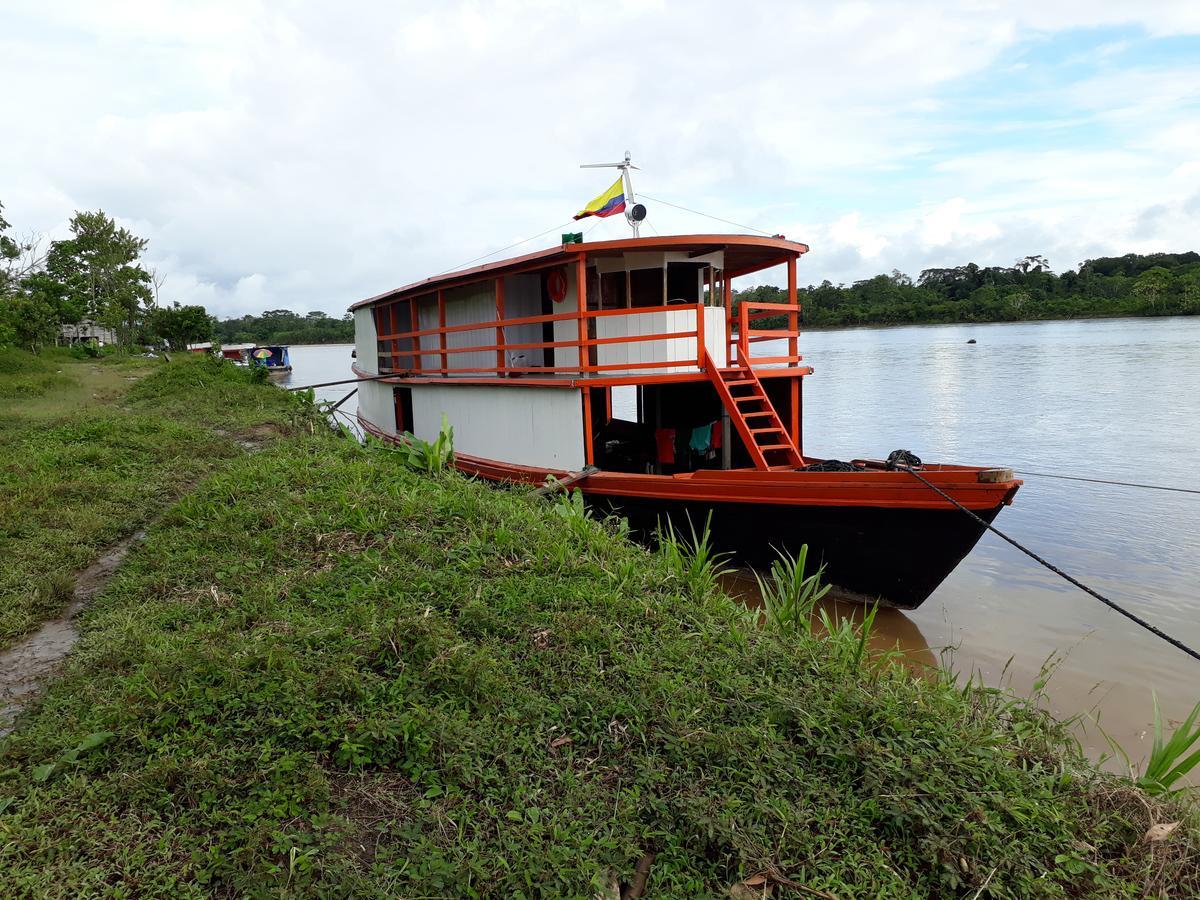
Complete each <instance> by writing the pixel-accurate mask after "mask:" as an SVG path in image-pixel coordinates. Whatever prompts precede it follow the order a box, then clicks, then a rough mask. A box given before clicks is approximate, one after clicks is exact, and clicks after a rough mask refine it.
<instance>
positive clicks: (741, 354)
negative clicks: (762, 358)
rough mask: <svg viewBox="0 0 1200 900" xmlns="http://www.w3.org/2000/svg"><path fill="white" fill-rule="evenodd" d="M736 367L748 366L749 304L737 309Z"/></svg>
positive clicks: (743, 303)
mask: <svg viewBox="0 0 1200 900" xmlns="http://www.w3.org/2000/svg"><path fill="white" fill-rule="evenodd" d="M738 365H742V366H748V365H750V304H749V303H746V302H745V301H742V304H741V306H739V307H738Z"/></svg>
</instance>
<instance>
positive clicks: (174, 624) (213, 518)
mask: <svg viewBox="0 0 1200 900" xmlns="http://www.w3.org/2000/svg"><path fill="white" fill-rule="evenodd" d="M147 384H148V383H147ZM159 387H160V388H161V389H162V391H160V393H159V400H160V401H162V400H164V399H165V398H164V394H163V392H165V391H166V390H167V389H166V388H165V386H164V385H163V384H162V383H161V382H160V383H159ZM185 387H186V386H181V388H180V389H184V388H185ZM147 390H149V386H148V387H147ZM262 390H267V388H262ZM568 512H570V511H568ZM692 588H693V586H692V585H691V583H690V582H689V580H688V579H687V578H686V577H685V575H684V572H683V570H681V569H680V568H679V567H678V566H677V565H673V564H672V562H671V561H670V559H669V558H668V555H667V554H662V553H658V554H654V553H650V552H648V551H645V550H642V549H640V548H638V547H635V546H633V545H631V544H630V543H629V542H628V541H627V540H625V539H624V538H623V537H622V536H621V535H620V534H619V533H615V529H614V527H613V526H612V524H611V523H610V524H609V525H608V526H605V525H601V524H598V523H595V522H592V521H590V520H588V519H586V518H582V517H579V516H575V515H574V514H573V513H571V514H564V513H562V512H560V511H557V509H556V507H555V506H553V505H552V504H540V505H537V504H533V503H531V502H530V500H529V499H528V497H527V496H526V495H524V494H520V493H516V492H506V491H500V490H495V489H492V488H489V487H487V486H485V485H482V484H478V483H474V482H470V481H467V480H465V479H463V478H461V477H459V476H457V475H453V474H445V475H441V476H438V477H434V478H428V477H421V476H418V475H416V474H414V473H412V472H410V471H407V470H405V469H404V468H402V467H401V466H400V465H399V456H398V455H396V454H393V453H389V452H387V451H384V450H381V449H379V448H367V449H363V448H360V447H358V446H357V445H354V444H352V443H350V442H348V441H338V440H335V439H333V438H330V437H326V436H324V435H315V436H308V435H300V436H291V437H285V438H283V439H281V440H279V441H276V442H274V443H272V444H271V445H270V446H268V447H267V448H266V449H264V450H263V452H261V453H258V454H254V455H248V456H242V457H239V458H236V459H233V460H232V461H231V462H229V463H228V464H227V465H225V466H223V467H222V469H221V471H220V472H218V473H217V474H215V475H213V476H212V477H210V478H208V479H207V480H205V481H204V482H203V484H202V485H201V486H200V487H199V488H198V489H197V490H196V491H194V492H192V493H190V494H189V495H188V496H186V497H185V498H184V499H183V500H181V501H180V502H179V503H178V504H176V505H175V506H174V507H173V508H172V509H171V510H170V511H169V512H168V513H167V514H166V515H165V516H164V518H163V519H162V520H160V522H159V523H158V524H156V525H155V526H154V527H153V528H152V529H151V530H150V533H149V536H148V538H147V540H146V542H145V543H144V544H142V545H141V546H139V547H138V548H136V549H135V550H134V551H133V553H132V554H131V556H130V557H129V559H128V560H127V561H126V563H125V565H124V566H123V568H122V570H121V571H120V573H119V574H118V576H117V578H116V579H115V580H114V581H113V583H112V584H111V585H110V586H109V589H108V591H107V592H106V593H104V594H103V595H102V596H101V597H100V598H99V599H98V600H97V601H96V603H95V605H94V606H93V607H92V608H91V610H90V611H89V612H88V613H86V615H85V618H84V620H83V630H84V635H83V639H82V641H81V643H80V645H79V646H78V648H77V650H76V652H75V653H74V654H73V655H72V656H71V658H70V659H69V662H68V664H67V666H66V668H65V671H64V672H63V674H62V676H61V678H60V679H59V680H58V681H57V682H55V683H54V684H53V685H52V686H51V688H50V690H49V692H48V694H47V695H46V697H45V698H44V700H43V701H42V702H41V703H40V704H39V705H38V706H37V707H35V708H34V709H32V710H31V711H30V712H28V713H27V714H26V715H25V717H24V718H23V719H22V720H21V722H20V726H21V727H20V728H19V729H18V731H16V732H15V733H14V734H13V735H12V736H11V737H9V738H8V739H7V740H6V741H5V742H4V743H0V883H3V884H4V885H5V893H6V894H9V895H14V896H25V895H28V896H39V897H41V896H47V897H55V896H78V895H93V894H113V895H118V896H130V895H170V896H200V895H208V894H213V893H216V894H222V895H243V894H244V895H251V896H265V895H272V894H295V895H323V896H404V897H444V896H488V897H493V896H503V897H522V896H524V897H532V896H580V897H595V896H597V894H598V891H599V890H600V889H601V888H603V887H604V886H606V885H610V884H611V883H612V881H613V879H614V878H615V879H617V880H620V881H624V882H628V881H629V880H630V879H631V877H632V875H633V872H634V867H635V866H636V864H637V863H638V861H639V860H640V859H642V858H643V857H644V856H646V854H648V853H653V854H654V858H653V864H652V866H651V869H650V877H649V884H648V896H653V897H710V896H711V897H724V896H728V895H729V889H730V887H731V886H732V885H735V884H737V883H738V882H740V881H743V880H745V879H746V878H748V877H750V876H753V875H755V874H757V873H761V872H769V873H771V874H772V877H778V878H784V879H788V880H790V881H792V882H795V883H798V884H803V885H806V886H808V887H810V888H812V889H817V890H826V891H832V892H834V893H835V894H837V895H838V896H841V897H857V896H866V897H913V896H932V897H948V896H968V897H969V896H977V895H981V896H998V897H1027V896H1080V895H1083V894H1088V895H1101V896H1142V895H1144V894H1146V893H1150V894H1154V893H1157V892H1158V891H1159V890H1160V889H1164V890H1166V889H1169V890H1170V891H1171V892H1172V893H1173V895H1175V896H1193V895H1195V894H1196V893H1197V892H1200V865H1198V863H1197V856H1198V854H1200V840H1198V837H1197V830H1196V828H1195V824H1194V821H1193V822H1189V823H1187V824H1185V826H1183V827H1181V828H1179V829H1177V830H1176V831H1175V832H1174V833H1173V834H1172V835H1171V836H1170V838H1169V839H1168V840H1166V841H1163V842H1158V843H1152V842H1147V841H1144V840H1143V835H1144V833H1145V831H1146V828H1147V827H1148V824H1149V818H1150V817H1151V816H1153V817H1155V821H1166V820H1168V819H1169V818H1170V819H1172V820H1173V819H1174V818H1178V816H1179V809H1178V807H1174V806H1171V805H1169V804H1167V803H1164V802H1163V801H1160V800H1156V799H1153V798H1147V797H1145V796H1144V795H1143V794H1142V793H1141V792H1139V791H1138V790H1137V789H1136V788H1134V787H1133V786H1131V785H1129V784H1128V782H1121V781H1117V780H1115V779H1113V778H1112V777H1110V776H1107V775H1103V774H1101V773H1099V772H1097V771H1096V770H1095V769H1094V768H1093V767H1092V766H1091V765H1090V764H1088V763H1087V762H1086V761H1085V760H1083V759H1082V758H1081V757H1080V756H1079V755H1078V754H1077V752H1076V749H1075V746H1074V745H1073V744H1072V743H1071V742H1070V740H1069V738H1067V736H1066V735H1065V733H1064V731H1063V729H1062V728H1061V727H1060V726H1058V725H1056V724H1055V723H1054V722H1052V721H1051V720H1049V719H1048V718H1047V717H1046V716H1045V715H1044V714H1042V713H1040V712H1038V711H1037V710H1036V709H1033V708H1031V707H1030V706H1029V705H1027V704H1024V703H1022V702H1020V701H1017V700H1014V699H1013V698H1011V697H1008V696H1006V695H1003V694H1000V693H997V692H994V691H988V690H984V689H981V688H979V687H977V686H974V685H969V686H967V687H963V688H958V687H955V686H954V684H953V683H952V678H951V677H950V676H948V675H947V676H944V677H942V678H933V679H925V678H917V677H913V676H912V675H911V674H910V673H908V672H906V671H905V670H904V669H903V668H902V667H899V666H891V665H879V664H875V663H873V662H872V661H871V660H870V658H869V657H867V658H866V659H864V658H863V654H862V653H861V651H858V650H856V644H857V642H858V636H857V635H856V634H855V632H854V630H853V629H841V630H838V631H837V632H836V633H835V634H834V635H833V636H832V637H821V636H819V635H817V634H815V633H813V634H810V633H804V632H801V631H798V632H797V633H795V634H792V635H783V634H780V633H779V632H778V631H777V630H775V629H771V628H762V629H757V628H749V629H747V628H746V620H747V617H746V615H745V613H744V611H742V610H741V609H740V608H739V607H738V606H736V604H734V603H733V601H731V600H729V599H728V598H727V597H725V596H724V595H722V594H720V593H719V592H709V593H698V592H696V591H695V590H693V589H692ZM977 892H979V893H977ZM783 893H786V891H784V892H783Z"/></svg>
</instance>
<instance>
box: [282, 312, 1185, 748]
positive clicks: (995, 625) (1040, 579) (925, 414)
mask: <svg viewBox="0 0 1200 900" xmlns="http://www.w3.org/2000/svg"><path fill="white" fill-rule="evenodd" d="M972 338H974V339H975V341H976V343H974V344H968V343H967V341H968V340H969V339H972ZM759 346H760V348H761V349H760V352H761V353H762V354H763V355H772V354H774V353H776V352H778V350H777V349H772V347H771V345H770V343H769V342H768V343H764V344H761V345H759ZM351 349H352V348H351V346H350V345H336V346H325V347H294V348H292V353H291V357H292V364H293V367H294V371H293V373H292V376H291V379H290V381H291V382H292V383H295V384H312V383H315V382H320V381H330V380H333V379H336V378H338V377H345V378H349V377H351V372H350V350H351ZM800 350H801V353H803V354H804V357H805V363H806V364H808V365H812V366H813V367H814V369H815V372H814V374H813V375H812V376H811V377H809V378H806V379H805V383H804V413H803V426H804V443H805V449H806V450H807V451H808V452H809V453H811V454H812V455H814V456H823V457H834V458H841V459H851V458H854V457H863V456H868V457H883V456H886V455H887V454H888V452H890V451H891V450H895V449H898V448H906V449H909V450H912V451H914V452H915V453H917V454H918V455H919V456H921V457H923V458H924V459H926V460H928V461H930V462H936V461H944V462H961V463H968V464H978V465H992V466H1010V467H1012V468H1015V469H1017V470H1018V472H1022V471H1024V472H1049V473H1055V472H1058V473H1062V474H1071V475H1084V476H1086V477H1096V478H1104V479H1110V480H1116V481H1131V482H1151V483H1157V484H1166V485H1174V486H1178V487H1187V488H1193V489H1198V488H1200V466H1198V465H1197V456H1196V439H1197V435H1200V317H1188V318H1171V319H1108V320H1092V321H1078V322H1033V323H1014V324H1007V323H1006V324H988V325H936V326H913V327H901V328H857V329H840V330H830V331H819V332H806V333H805V334H803V335H802V336H801V339H800ZM352 387H353V385H348V386H345V387H342V386H338V387H331V388H326V389H322V390H321V391H318V394H320V395H323V397H324V398H325V399H331V400H337V399H340V398H341V397H343V396H345V394H346V392H347V391H348V390H349V389H351V388H352ZM355 399H356V398H352V399H351V400H350V401H349V402H348V403H347V404H346V406H345V407H344V409H346V411H347V412H349V413H351V414H352V413H353V410H354V400H355ZM613 405H614V409H615V410H616V411H617V413H618V415H620V414H621V412H622V410H625V411H628V410H629V409H631V407H632V405H633V403H632V395H631V394H628V393H626V394H625V395H622V394H621V392H620V391H617V392H615V395H614V398H613ZM996 525H997V526H998V527H999V528H1001V529H1003V530H1004V531H1006V532H1008V533H1009V534H1011V535H1012V536H1013V537H1014V538H1016V539H1017V540H1019V541H1021V542H1022V543H1024V544H1026V545H1027V546H1029V547H1030V548H1031V549H1033V550H1034V551H1035V552H1038V553H1040V554H1041V555H1043V556H1044V557H1046V558H1048V559H1049V560H1050V561H1051V562H1053V563H1055V564H1056V565H1058V566H1060V567H1061V568H1063V569H1064V570H1065V571H1067V572H1069V573H1071V574H1072V575H1074V576H1076V577H1078V578H1080V579H1081V580H1082V581H1084V582H1085V583H1087V584H1090V585H1091V586H1092V587H1094V588H1096V589H1097V590H1099V591H1100V592H1101V593H1103V594H1105V595H1106V596H1109V597H1111V598H1112V599H1113V600H1115V601H1116V602H1118V603H1121V604H1122V605H1124V606H1127V607H1128V608H1129V609H1131V610H1132V611H1133V612H1136V613H1137V614H1139V615H1140V616H1142V617H1144V618H1146V619H1148V620H1149V621H1151V622H1153V623H1154V624H1156V625H1157V626H1159V627H1160V628H1163V629H1164V630H1166V631H1167V632H1169V633H1171V634H1173V635H1175V636H1177V637H1178V638H1180V639H1181V640H1183V641H1185V642H1186V643H1188V644H1190V645H1192V646H1200V496H1197V495H1195V494H1178V493H1168V492H1162V491H1149V490H1141V489H1137V488H1127V487H1121V486H1118V485H1098V484H1086V483H1081V482H1071V481H1063V480H1055V479H1051V478H1041V477H1034V476H1027V477H1026V478H1025V485H1024V487H1023V488H1022V489H1021V490H1020V492H1019V493H1018V494H1017V497H1016V502H1015V503H1014V505H1013V506H1012V507H1010V508H1008V509H1005V510H1004V511H1003V512H1001V514H1000V516H999V517H998V518H997V520H996ZM750 583H751V584H752V583H753V579H750ZM875 630H876V638H875V641H876V644H877V645H878V646H881V647H882V646H884V645H887V644H898V645H899V646H900V648H901V649H902V650H904V651H905V652H906V653H907V654H908V655H909V656H910V657H912V658H913V659H915V660H920V661H921V663H922V664H935V665H940V666H948V667H952V668H953V669H954V670H955V671H956V672H958V673H959V674H960V675H961V676H962V677H967V676H970V675H977V676H979V677H982V678H983V680H984V682H985V683H987V684H992V685H996V684H999V683H1001V682H1002V681H1003V682H1004V683H1006V684H1008V685H1009V686H1010V687H1011V688H1012V689H1013V690H1015V691H1017V692H1019V693H1025V694H1028V693H1029V692H1031V691H1032V690H1033V687H1034V684H1035V683H1036V682H1037V681H1038V679H1039V678H1040V677H1041V671H1042V669H1043V666H1044V664H1045V663H1046V662H1047V660H1051V659H1055V658H1057V659H1058V660H1059V661H1058V663H1057V665H1056V666H1055V668H1054V672H1053V674H1052V676H1051V678H1050V681H1049V683H1048V684H1047V686H1046V703H1047V704H1048V705H1049V707H1050V708H1051V709H1052V711H1053V712H1054V713H1055V714H1056V715H1059V716H1060V717H1063V718H1069V717H1072V716H1076V715H1078V714H1081V713H1087V714H1089V716H1090V718H1088V717H1085V718H1084V719H1083V720H1082V721H1081V723H1080V727H1079V732H1078V733H1079V736H1080V739H1081V741H1082V743H1083V744H1084V747H1085V749H1086V750H1087V752H1088V753H1089V754H1090V755H1091V756H1092V757H1093V758H1100V757H1101V756H1103V755H1104V754H1106V753H1110V752H1111V751H1110V747H1109V745H1108V743H1107V740H1106V739H1105V737H1104V734H1103V732H1102V731H1101V729H1100V728H1097V727H1096V726H1095V719H1098V720H1099V724H1100V725H1101V726H1102V727H1103V731H1104V732H1107V733H1108V734H1109V735H1110V736H1111V737H1112V738H1114V739H1115V740H1117V741H1118V742H1119V743H1120V744H1121V745H1122V746H1123V747H1124V748H1125V749H1126V750H1127V751H1128V752H1129V754H1130V756H1131V757H1133V759H1134V760H1135V761H1137V760H1141V759H1143V758H1144V757H1145V755H1146V754H1147V753H1148V751H1149V745H1150V740H1151V728H1152V724H1153V706H1152V700H1151V692H1152V691H1156V692H1157V694H1158V696H1159V700H1160V702H1161V703H1162V706H1163V709H1164V711H1165V712H1166V713H1167V715H1168V717H1169V718H1172V719H1175V720H1178V719H1180V718H1182V717H1183V716H1184V715H1186V714H1187V711H1188V710H1190V709H1191V706H1192V704H1194V703H1195V702H1196V701H1197V700H1200V664H1197V663H1196V662H1195V661H1194V660H1191V659H1189V658H1188V657H1187V656H1185V655H1183V654H1182V653H1180V652H1179V651H1178V650H1176V649H1174V648H1173V647H1170V646H1169V645H1167V644H1165V643H1163V642H1162V641H1160V640H1158V639H1157V638H1155V637H1153V636H1152V635H1150V634H1148V633H1146V632H1144V631H1142V630H1141V629H1139V628H1138V627H1137V626H1135V625H1134V624H1133V623H1131V622H1129V621H1127V620H1125V619H1123V618H1121V617H1120V616H1118V615H1117V614H1116V613H1114V612H1112V611H1110V610H1108V609H1105V608H1104V607H1103V606H1101V605H1100V604H1099V603H1098V602H1097V601H1096V600H1094V599H1092V598H1091V597H1089V596H1087V595H1086V594H1084V593H1083V592H1081V591H1079V590H1078V589H1076V588H1074V587H1072V586H1070V585H1069V584H1067V583H1065V582H1063V581H1062V580H1060V579H1059V578H1058V577H1057V576H1055V575H1053V574H1052V573H1050V572H1048V571H1046V570H1045V569H1042V568H1041V567H1039V566H1038V565H1037V564H1036V563H1034V562H1033V561H1032V560H1030V559H1028V558H1027V557H1025V556H1023V555H1021V554H1020V553H1019V552H1018V551H1016V550H1015V549H1014V548H1012V547H1010V546H1008V545H1007V544H1005V543H1004V542H1003V541H1001V540H1000V539H999V538H997V537H995V536H994V535H991V534H987V535H984V537H983V539H982V540H981V541H980V542H979V544H978V545H977V546H976V548H975V549H974V551H972V553H971V554H970V555H969V556H968V557H967V558H966V559H965V560H964V561H963V562H962V564H961V565H959V567H958V568H957V569H956V570H955V571H954V573H953V574H951V576H950V577H949V578H947V579H946V581H945V582H944V583H943V584H942V586H941V587H940V588H938V590H937V591H935V592H934V594H933V596H931V597H930V598H929V599H928V600H927V601H926V602H925V603H924V605H922V606H921V608H920V609H917V610H913V611H911V612H900V611H897V610H881V611H880V613H879V617H878V618H877V619H876V624H875ZM1109 765H1110V766H1112V767H1114V768H1119V767H1120V763H1119V762H1118V761H1115V760H1114V761H1111V762H1110V763H1109Z"/></svg>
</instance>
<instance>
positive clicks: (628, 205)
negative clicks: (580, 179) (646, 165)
mask: <svg viewBox="0 0 1200 900" xmlns="http://www.w3.org/2000/svg"><path fill="white" fill-rule="evenodd" d="M579 168H581V169H620V170H621V187H622V189H623V190H624V191H625V221H626V222H628V223H629V227H630V228H632V229H633V236H634V237H640V236H641V233H640V230H639V228H638V224H639V223H640V222H641V219H640V218H637V217H635V216H633V215H631V212H632V211H633V209H634V207H635V206H637V200H636V199H635V198H634V196H633V181H632V180H631V179H630V177H629V170H630V169H636V168H637V166H635V165H634V164H633V157H632V156H631V155H630V153H629V151H628V150H626V151H625V160H624V161H623V162H616V163H585V164H584V165H581V166H580V167H579ZM639 213H640V215H641V216H642V217H643V218H644V217H645V214H646V211H645V209H642V210H639Z"/></svg>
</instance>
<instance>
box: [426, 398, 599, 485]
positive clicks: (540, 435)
mask: <svg viewBox="0 0 1200 900" xmlns="http://www.w3.org/2000/svg"><path fill="white" fill-rule="evenodd" d="M582 396H583V395H582V392H581V391H579V390H574V389H566V388H535V387H528V388H521V387H510V386H507V385H506V386H504V387H475V386H473V385H444V386H443V385H414V387H413V392H412V401H413V424H414V429H413V433H414V434H416V436H417V437H419V438H422V439H424V440H433V439H434V438H435V437H437V433H438V430H439V429H440V428H441V426H442V414H443V413H444V414H445V415H446V418H447V419H448V420H449V422H450V424H451V425H452V426H454V449H455V451H456V452H459V453H465V454H466V455H468V456H479V457H483V458H485V459H495V460H501V461H503V462H509V463H516V464H518V465H523V466H539V467H544V468H547V469H562V470H567V471H575V470H578V469H580V468H582V466H583V464H584V449H583V400H582Z"/></svg>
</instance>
